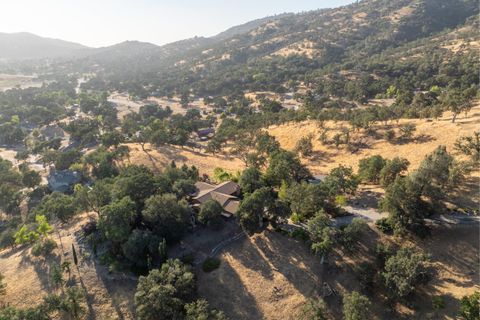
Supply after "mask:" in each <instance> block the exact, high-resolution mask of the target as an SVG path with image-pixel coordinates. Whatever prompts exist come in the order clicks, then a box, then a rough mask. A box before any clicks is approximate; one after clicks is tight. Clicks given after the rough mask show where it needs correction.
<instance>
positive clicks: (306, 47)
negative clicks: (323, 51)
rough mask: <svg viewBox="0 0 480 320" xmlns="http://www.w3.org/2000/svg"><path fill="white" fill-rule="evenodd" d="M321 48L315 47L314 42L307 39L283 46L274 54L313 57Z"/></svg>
mask: <svg viewBox="0 0 480 320" xmlns="http://www.w3.org/2000/svg"><path fill="white" fill-rule="evenodd" d="M318 52H319V50H316V49H315V48H314V43H313V42H312V41H308V40H307V39H305V40H303V41H298V42H295V43H293V44H291V45H289V46H286V47H283V48H281V49H279V50H277V51H275V52H274V53H272V54H271V55H272V56H281V57H288V56H292V55H299V56H300V55H304V56H306V57H308V58H310V59H311V58H313V56H314V55H315V54H317V53H318Z"/></svg>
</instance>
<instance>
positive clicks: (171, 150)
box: [126, 143, 245, 174]
mask: <svg viewBox="0 0 480 320" xmlns="http://www.w3.org/2000/svg"><path fill="white" fill-rule="evenodd" d="M126 145H127V146H128V147H129V148H130V159H129V162H130V163H132V164H137V165H146V166H147V167H149V168H152V169H153V170H155V171H157V172H158V171H161V170H163V168H165V166H167V165H168V164H169V163H170V162H172V160H173V161H175V162H176V163H177V165H182V164H184V163H185V164H187V165H189V166H191V165H195V166H196V167H197V168H198V169H199V171H200V173H201V174H203V173H206V174H212V173H213V170H214V169H215V168H223V169H225V170H228V171H232V172H235V171H237V170H240V171H241V170H243V169H244V168H245V166H244V164H243V162H242V161H241V160H240V159H238V158H234V157H230V156H226V155H218V154H217V155H212V154H207V153H204V152H198V151H193V150H192V149H187V148H184V149H182V148H180V147H175V146H163V147H155V146H153V145H150V144H146V145H145V150H146V151H147V152H145V151H143V150H142V148H141V146H140V145H139V144H138V143H129V144H126Z"/></svg>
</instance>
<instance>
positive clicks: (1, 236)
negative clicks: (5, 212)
mask: <svg viewBox="0 0 480 320" xmlns="http://www.w3.org/2000/svg"><path fill="white" fill-rule="evenodd" d="M14 246H15V230H14V229H13V228H8V229H6V230H4V231H2V233H0V249H4V248H6V247H11V248H13V247H14Z"/></svg>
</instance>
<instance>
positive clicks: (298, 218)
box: [290, 213, 302, 223]
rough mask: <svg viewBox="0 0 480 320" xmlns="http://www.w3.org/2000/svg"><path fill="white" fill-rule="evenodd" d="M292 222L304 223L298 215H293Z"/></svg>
mask: <svg viewBox="0 0 480 320" xmlns="http://www.w3.org/2000/svg"><path fill="white" fill-rule="evenodd" d="M290 220H292V222H293V223H299V222H301V221H302V220H301V218H300V216H299V215H298V213H292V215H291V216H290Z"/></svg>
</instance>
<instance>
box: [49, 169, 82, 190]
mask: <svg viewBox="0 0 480 320" xmlns="http://www.w3.org/2000/svg"><path fill="white" fill-rule="evenodd" d="M80 180H81V176H80V173H79V172H77V171H71V170H62V171H56V170H54V171H52V172H51V173H50V175H49V176H48V178H47V181H48V187H49V188H50V190H52V191H57V192H64V193H65V192H70V191H72V189H73V187H74V186H75V184H77V183H79V182H80Z"/></svg>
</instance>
